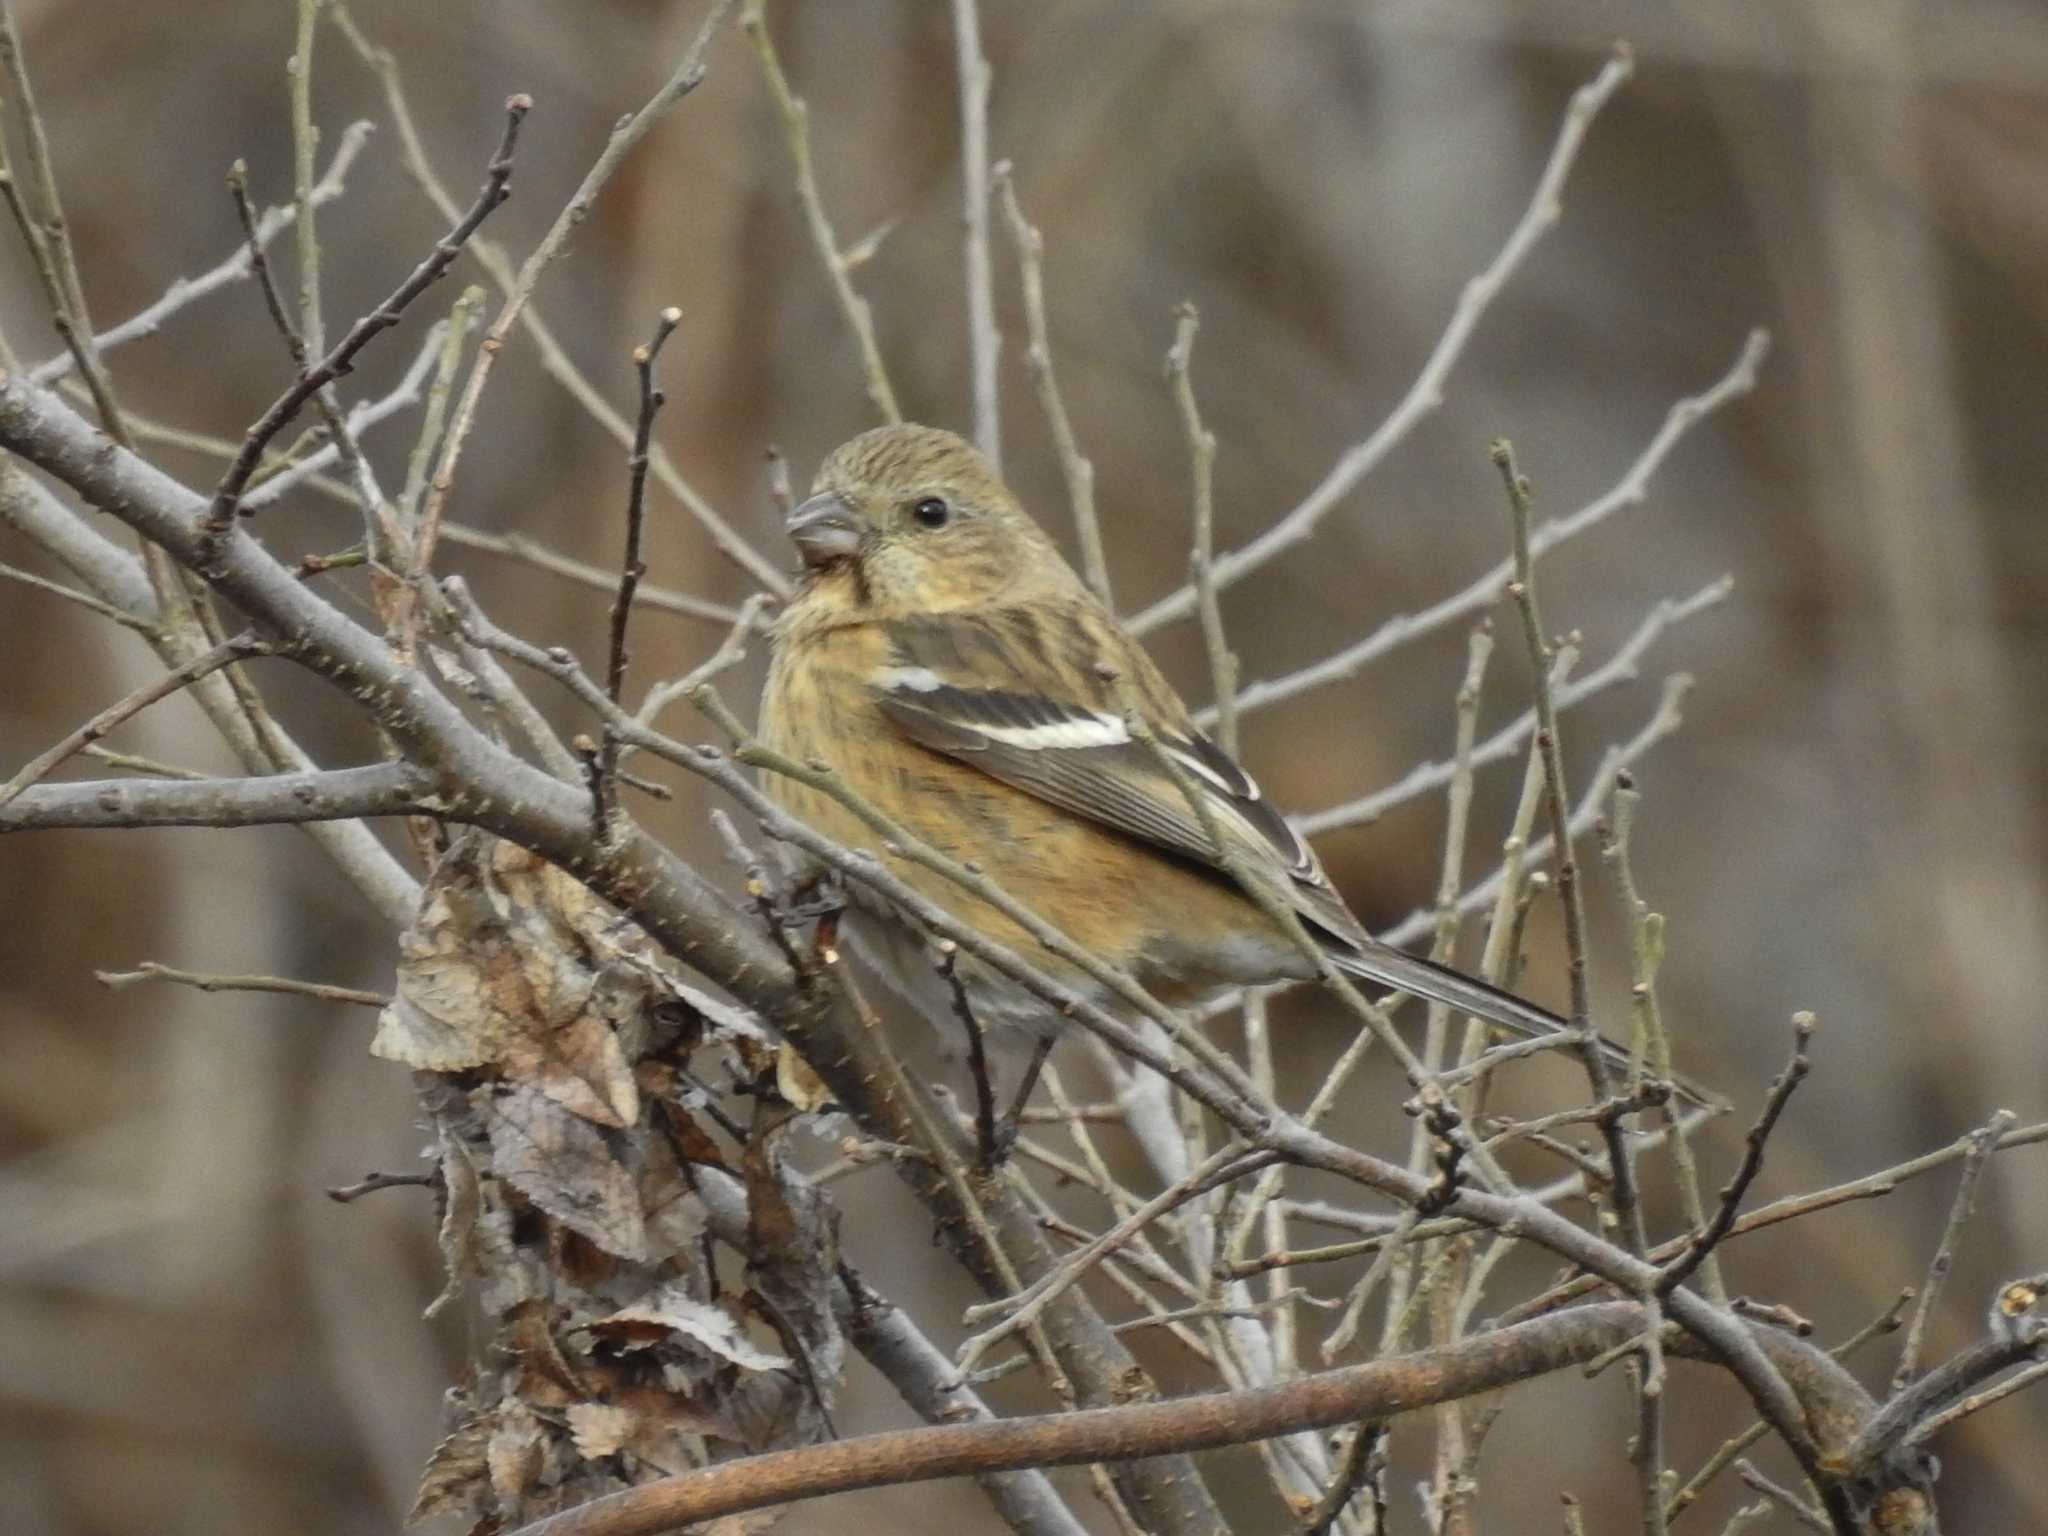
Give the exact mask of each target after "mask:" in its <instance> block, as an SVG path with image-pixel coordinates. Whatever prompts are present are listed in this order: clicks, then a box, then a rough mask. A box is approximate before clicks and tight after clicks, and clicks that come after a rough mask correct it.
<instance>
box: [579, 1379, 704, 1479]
mask: <svg viewBox="0 0 2048 1536" xmlns="http://www.w3.org/2000/svg"><path fill="white" fill-rule="evenodd" d="M565 1417H566V1418H567V1420H568V1422H569V1433H570V1435H571V1437H572V1438H573V1440H574V1443H575V1446H576V1450H577V1451H578V1453H579V1454H581V1455H582V1456H583V1457H585V1458H586V1459H588V1460H593V1461H594V1460H597V1459H599V1458H601V1457H605V1456H619V1455H629V1456H632V1457H634V1458H635V1459H637V1460H638V1461H640V1462H642V1463H644V1464H645V1465H646V1466H648V1467H650V1468H652V1469H654V1470H655V1471H657V1472H662V1473H672V1472H684V1471H688V1470H689V1469H690V1468H692V1467H695V1466H700V1465H702V1460H703V1459H702V1456H701V1455H700V1454H699V1453H698V1450H697V1447H696V1446H695V1445H694V1444H693V1442H694V1441H697V1440H700V1439H702V1438H704V1437H706V1436H712V1437H716V1438H718V1439H721V1440H734V1441H736V1440H738V1439H739V1434H738V1432H737V1431H736V1430H734V1429H733V1427H732V1426H731V1425H730V1424H728V1423H726V1421H725V1420H724V1419H722V1418H720V1417H719V1416H718V1415H717V1414H715V1413H712V1412H709V1411H708V1410H706V1409H704V1408H700V1407H698V1406H697V1405H696V1404H695V1403H693V1402H691V1400H690V1399H689V1398H687V1397H683V1396H680V1395H678V1394H676V1393H673V1392H663V1391H658V1390H653V1389H648V1388H642V1389H639V1390H634V1391H629V1392H627V1393H624V1394H622V1395H621V1397H620V1399H619V1400H618V1401H616V1402H609V1403H578V1404H577V1405H576V1406H575V1407H573V1408H571V1409H569V1410H568V1412H567V1413H566V1415H565Z"/></svg>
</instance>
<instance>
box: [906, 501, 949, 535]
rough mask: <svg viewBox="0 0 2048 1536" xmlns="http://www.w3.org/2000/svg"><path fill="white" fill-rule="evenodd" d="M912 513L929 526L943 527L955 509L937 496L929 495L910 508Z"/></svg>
mask: <svg viewBox="0 0 2048 1536" xmlns="http://www.w3.org/2000/svg"><path fill="white" fill-rule="evenodd" d="M910 515H911V516H912V517H914V518H916V519H917V520H918V521H919V522H920V523H922V524H924V526H925V527H927V528H943V527H945V526H946V519H947V518H949V517H951V516H952V515H953V509H952V508H951V507H949V506H947V505H946V504H945V503H944V502H943V501H941V500H939V498H938V497H936V496H927V497H925V498H924V500H922V501H920V502H919V503H918V504H917V505H916V506H914V507H912V508H911V509H910Z"/></svg>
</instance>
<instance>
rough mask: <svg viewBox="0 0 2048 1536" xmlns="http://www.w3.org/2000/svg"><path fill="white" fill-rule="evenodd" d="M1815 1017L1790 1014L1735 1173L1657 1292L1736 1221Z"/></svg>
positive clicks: (1803, 1067) (1687, 1270)
mask: <svg viewBox="0 0 2048 1536" xmlns="http://www.w3.org/2000/svg"><path fill="white" fill-rule="evenodd" d="M1814 1028H1815V1020H1814V1017H1813V1015H1812V1014H1810V1013H1795V1014H1794V1015H1792V1057H1791V1059H1790V1060H1789V1061H1787V1062H1786V1063H1785V1070H1784V1071H1782V1072H1780V1073H1779V1074H1778V1076H1777V1078H1776V1080H1775V1081H1773V1082H1772V1084H1771V1089H1770V1092H1769V1093H1767V1094H1765V1095H1764V1107H1763V1108H1762V1109H1761V1110H1760V1111H1759V1112H1758V1113H1757V1117H1756V1123H1755V1124H1754V1125H1752V1126H1751V1127H1750V1128H1749V1133H1748V1134H1747V1135H1746V1136H1744V1137H1743V1139H1742V1161H1741V1162H1740V1163H1739V1164H1737V1165H1736V1169H1735V1176H1734V1177H1733V1178H1731V1179H1730V1180H1729V1181H1728V1182H1727V1184H1726V1185H1725V1186H1723V1188H1722V1190H1721V1203H1720V1204H1719V1206H1717V1207H1716V1208H1715V1211H1714V1215H1713V1219H1712V1220H1711V1221H1709V1222H1708V1223H1707V1224H1706V1226H1705V1227H1703V1228H1702V1229H1701V1230H1700V1231H1698V1232H1695V1233H1694V1234H1693V1235H1692V1237H1691V1238H1689V1239H1688V1240H1687V1242H1686V1245H1685V1249H1684V1251H1683V1252H1681V1253H1680V1254H1679V1255H1678V1257H1677V1258H1675V1259H1673V1260H1672V1261H1671V1262H1670V1263H1669V1264H1667V1265H1665V1266H1664V1273H1663V1275H1662V1276H1660V1277H1659V1278H1658V1281H1657V1289H1658V1291H1659V1293H1660V1294H1668V1293H1669V1292H1671V1291H1672V1290H1674V1289H1676V1288H1677V1287H1678V1286H1681V1285H1683V1284H1684V1283H1685V1282H1686V1280H1687V1279H1688V1278H1690V1277H1691V1275H1692V1272H1693V1271H1694V1270H1696V1269H1698V1268H1699V1267H1700V1264H1701V1263H1702V1262H1703V1261H1704V1260H1705V1259H1706V1258H1707V1256H1708V1255H1709V1254H1711V1253H1712V1252H1713V1251H1714V1250H1715V1249H1716V1248H1717V1247H1719V1246H1720V1244H1721V1241H1722V1239H1724V1238H1725V1237H1727V1235H1728V1234H1729V1232H1730V1231H1731V1230H1733V1228H1734V1226H1735V1218H1736V1215H1737V1214H1738V1213H1739V1212H1740V1211H1741V1209H1742V1197H1743V1196H1744V1195H1746V1194H1748V1193H1749V1186H1750V1185H1751V1184H1752V1183H1754V1182H1755V1180H1756V1176H1757V1174H1758V1173H1760V1172H1761V1171H1762V1169H1763V1166H1764V1143H1765V1142H1767V1141H1769V1140H1770V1137H1771V1131H1772V1130H1773V1129H1774V1128H1775V1127H1776V1126H1777V1123H1778V1116H1779V1115H1781V1114H1783V1113H1784V1111H1785V1105H1786V1104H1787V1103H1788V1102H1790V1100H1791V1098H1792V1094H1793V1091H1794V1090H1795V1089H1796V1088H1798V1086H1799V1084H1800V1083H1801V1082H1802V1081H1803V1080H1804V1079H1805V1077H1806V1073H1807V1069H1808V1067H1809V1066H1810V1065H1811V1063H1810V1062H1809V1061H1808V1059H1807V1055H1806V1047H1807V1043H1808V1042H1809V1041H1811V1040H1812V1039H1813V1031H1814Z"/></svg>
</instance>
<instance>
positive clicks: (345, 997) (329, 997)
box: [92, 960, 391, 1008]
mask: <svg viewBox="0 0 2048 1536" xmlns="http://www.w3.org/2000/svg"><path fill="white" fill-rule="evenodd" d="M92 976H93V980H94V981H97V982H98V983H99V984H100V985H101V986H103V987H106V988H108V989H109V990H111V991H116V992H118V991H120V990H122V989H123V988H126V987H133V986H138V985H140V984H141V983H143V982H149V981H171V982H176V983H177V984H178V985H180V986H185V987H196V988H198V990H200V991H201V992H284V993H289V994H292V995H294V996H298V997H311V998H315V999H317V1000H319V1001H320V1002H323V1003H353V1004H355V1005H356V1006H357V1007H360V1008H382V1007H384V1006H386V1005H387V1004H388V1003H389V1002H390V1001H391V999H390V998H388V997H386V996H385V995H384V994H383V993H382V992H365V991H362V990H360V989H359V988H356V987H337V986H334V985H332V984H331V983H328V982H324V981H301V980H300V979H299V978H298V977H296V976H227V975H220V974H217V973H215V972H212V971H183V970H179V969H178V968H177V967H176V966H171V965H161V964H159V963H158V962H156V961H154V960H145V961H143V962H142V964H141V965H139V966H137V967H136V968H135V969H134V970H132V971H94V972H93V973H92Z"/></svg>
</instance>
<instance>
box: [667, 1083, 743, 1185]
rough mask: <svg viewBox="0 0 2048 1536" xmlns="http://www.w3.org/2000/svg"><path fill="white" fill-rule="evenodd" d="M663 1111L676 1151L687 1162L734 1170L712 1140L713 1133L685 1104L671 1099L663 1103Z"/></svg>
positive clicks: (706, 1166) (729, 1170)
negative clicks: (700, 1122) (706, 1128)
mask: <svg viewBox="0 0 2048 1536" xmlns="http://www.w3.org/2000/svg"><path fill="white" fill-rule="evenodd" d="M661 1111H662V1119H663V1120H664V1121H665V1122H666V1124H667V1125H668V1130H669V1135H670V1136H671V1137H672V1138H674V1142H675V1151H676V1152H677V1153H678V1154H679V1155H680V1156H681V1157H682V1159H683V1160H684V1161H685V1162H689V1163H695V1164H697V1165H698V1166H699V1167H705V1168H723V1169H725V1170H726V1171H727V1172H728V1173H730V1172H731V1171H732V1169H731V1165H730V1164H728V1163H727V1162H726V1160H725V1154H724V1153H723V1152H722V1151H720V1150H719V1147H718V1143H717V1142H716V1141H714V1140H712V1138H711V1133H710V1132H709V1131H707V1130H705V1129H704V1127H703V1126H702V1125H700V1124H699V1123H698V1122H697V1119H696V1117H695V1116H694V1115H692V1114H691V1113H690V1111H689V1109H688V1108H687V1107H686V1106H685V1105H683V1104H679V1103H676V1102H675V1101H673V1100H670V1101H667V1102H664V1103H663V1104H662V1106H661Z"/></svg>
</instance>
